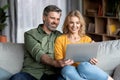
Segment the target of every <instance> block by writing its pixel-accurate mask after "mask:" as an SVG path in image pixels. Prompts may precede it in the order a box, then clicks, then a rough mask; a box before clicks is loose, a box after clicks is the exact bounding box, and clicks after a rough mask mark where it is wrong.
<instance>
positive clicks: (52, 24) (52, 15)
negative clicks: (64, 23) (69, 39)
mask: <svg viewBox="0 0 120 80" xmlns="http://www.w3.org/2000/svg"><path fill="white" fill-rule="evenodd" d="M60 17H61V13H58V12H49V14H48V16H43V20H44V24H45V26H46V27H47V29H48V30H49V31H54V30H56V28H57V26H58V25H59V22H60Z"/></svg>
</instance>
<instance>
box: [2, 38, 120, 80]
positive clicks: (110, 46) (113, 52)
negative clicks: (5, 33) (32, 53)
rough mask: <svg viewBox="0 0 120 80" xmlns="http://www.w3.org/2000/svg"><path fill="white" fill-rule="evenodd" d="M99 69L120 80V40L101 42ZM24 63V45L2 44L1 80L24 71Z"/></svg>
mask: <svg viewBox="0 0 120 80" xmlns="http://www.w3.org/2000/svg"><path fill="white" fill-rule="evenodd" d="M97 59H98V61H99V63H98V64H97V66H98V67H100V68H101V69H103V70H104V71H105V72H107V73H108V74H110V75H111V76H113V78H114V79H115V80H120V65H119V64H120V40H112V41H104V42H100V46H99V48H98V52H97ZM23 61H24V44H22V43H21V44H18V43H0V80H8V78H9V77H10V76H12V75H13V74H15V73H17V72H19V71H20V70H21V69H22V65H23Z"/></svg>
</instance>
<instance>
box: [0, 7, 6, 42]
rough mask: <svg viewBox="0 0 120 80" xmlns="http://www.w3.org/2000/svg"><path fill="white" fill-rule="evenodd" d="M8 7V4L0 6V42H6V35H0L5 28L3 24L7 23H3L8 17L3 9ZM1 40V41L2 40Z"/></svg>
mask: <svg viewBox="0 0 120 80" xmlns="http://www.w3.org/2000/svg"><path fill="white" fill-rule="evenodd" d="M7 8H8V5H5V6H3V7H0V42H6V41H7V39H6V36H2V30H3V29H4V28H5V26H6V25H7V24H6V23H5V21H6V18H7V17H8V16H7V15H6V12H5V10H6V9H7ZM2 40H3V41H2Z"/></svg>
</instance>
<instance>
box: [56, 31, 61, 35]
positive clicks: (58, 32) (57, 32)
mask: <svg viewBox="0 0 120 80" xmlns="http://www.w3.org/2000/svg"><path fill="white" fill-rule="evenodd" d="M54 34H59V35H61V34H62V33H61V32H60V31H58V30H55V31H54Z"/></svg>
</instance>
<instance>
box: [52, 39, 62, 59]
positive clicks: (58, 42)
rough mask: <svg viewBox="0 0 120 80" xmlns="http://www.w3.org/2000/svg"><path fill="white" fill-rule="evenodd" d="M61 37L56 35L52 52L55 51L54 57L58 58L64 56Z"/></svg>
mask: <svg viewBox="0 0 120 80" xmlns="http://www.w3.org/2000/svg"><path fill="white" fill-rule="evenodd" d="M63 42H64V41H63V40H62V38H61V37H58V38H57V39H56V41H55V46H54V52H55V59H56V60H60V59H63V58H64V52H63V51H64V50H63V44H62V43H63Z"/></svg>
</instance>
